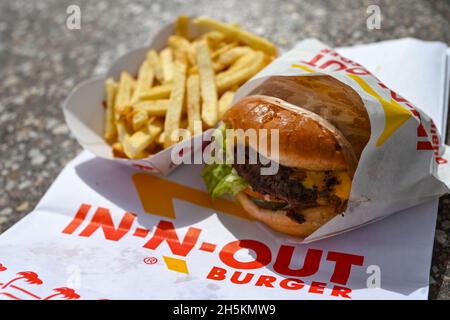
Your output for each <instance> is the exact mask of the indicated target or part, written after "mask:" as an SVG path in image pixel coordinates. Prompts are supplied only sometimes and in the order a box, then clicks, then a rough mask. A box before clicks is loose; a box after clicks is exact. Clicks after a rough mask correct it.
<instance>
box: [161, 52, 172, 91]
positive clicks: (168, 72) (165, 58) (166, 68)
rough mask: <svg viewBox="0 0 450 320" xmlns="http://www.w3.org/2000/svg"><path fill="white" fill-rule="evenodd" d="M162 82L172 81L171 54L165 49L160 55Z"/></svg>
mask: <svg viewBox="0 0 450 320" xmlns="http://www.w3.org/2000/svg"><path fill="white" fill-rule="evenodd" d="M160 59H161V64H162V71H163V77H164V82H165V83H169V82H171V81H172V79H173V52H172V49H170V48H165V49H164V50H163V51H161V53H160Z"/></svg>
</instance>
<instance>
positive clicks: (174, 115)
mask: <svg viewBox="0 0 450 320" xmlns="http://www.w3.org/2000/svg"><path fill="white" fill-rule="evenodd" d="M185 88H186V65H185V64H183V63H181V62H179V61H175V63H174V79H173V88H172V93H171V94H170V100H169V107H168V108H167V112H166V120H165V122H164V133H165V137H164V147H165V148H167V147H170V146H171V145H172V144H174V143H176V142H178V141H175V140H174V139H173V136H172V134H173V133H174V131H175V130H177V129H178V128H180V121H181V114H182V111H183V102H184V92H185Z"/></svg>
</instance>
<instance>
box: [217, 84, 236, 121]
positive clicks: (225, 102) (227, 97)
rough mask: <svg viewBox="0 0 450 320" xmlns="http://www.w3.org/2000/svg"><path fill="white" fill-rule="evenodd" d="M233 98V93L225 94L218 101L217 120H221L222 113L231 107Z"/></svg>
mask: <svg viewBox="0 0 450 320" xmlns="http://www.w3.org/2000/svg"><path fill="white" fill-rule="evenodd" d="M233 98H234V91H227V92H225V93H224V94H223V95H222V96H221V97H220V99H219V119H222V117H223V115H224V113H225V112H226V111H227V110H228V109H229V108H230V107H231V102H232V101H233Z"/></svg>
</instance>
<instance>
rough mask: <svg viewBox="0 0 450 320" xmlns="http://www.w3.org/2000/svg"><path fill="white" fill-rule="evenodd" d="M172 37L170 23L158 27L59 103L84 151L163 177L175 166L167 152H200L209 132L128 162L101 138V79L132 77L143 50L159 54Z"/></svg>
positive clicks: (197, 30) (198, 31)
mask: <svg viewBox="0 0 450 320" xmlns="http://www.w3.org/2000/svg"><path fill="white" fill-rule="evenodd" d="M204 31H205V30H202V29H201V28H199V27H197V26H195V25H193V24H190V25H189V33H190V35H191V36H197V35H200V34H202V33H203V32H204ZM173 34H174V23H171V24H168V25H167V26H166V27H164V28H162V29H161V30H160V31H159V32H158V33H157V34H156V36H155V37H154V38H153V40H152V41H151V43H150V44H149V45H148V46H145V47H142V48H138V49H134V50H131V51H130V52H128V53H126V54H124V55H123V56H121V57H119V58H118V59H117V60H116V61H115V62H114V63H113V64H112V66H111V68H110V69H109V70H108V72H107V74H106V75H105V76H104V77H97V78H94V79H90V80H87V81H85V82H83V83H81V84H79V85H78V86H77V87H76V88H75V89H74V90H73V91H72V93H71V94H70V95H69V97H68V98H67V100H66V101H65V102H64V104H63V111H64V116H65V118H66V122H67V125H68V126H69V128H70V130H71V132H72V133H73V135H74V136H75V138H76V139H77V140H78V142H79V143H80V144H81V146H82V147H83V148H84V149H85V150H88V151H90V152H92V153H93V154H95V155H96V156H98V157H101V158H104V159H110V160H113V161H115V162H118V163H121V164H124V165H127V166H132V167H135V168H138V169H142V170H145V171H147V172H150V173H152V174H156V175H167V174H169V173H170V172H171V171H172V170H173V169H175V168H176V167H177V165H176V164H175V163H174V162H172V159H171V152H172V150H173V149H174V148H177V150H183V152H184V153H183V155H184V156H185V157H189V156H190V154H191V153H192V152H196V151H198V150H201V148H202V141H209V137H210V135H211V131H212V130H207V131H205V132H204V133H203V134H202V135H197V136H195V137H192V138H191V139H187V140H184V141H182V142H180V143H179V144H175V145H173V146H171V147H170V148H167V149H164V150H162V151H160V152H158V153H156V154H154V155H152V156H150V157H148V158H145V159H138V160H131V159H120V158H114V157H113V155H112V148H111V146H110V145H109V144H108V143H107V142H106V141H105V139H104V138H103V132H104V114H105V110H104V108H103V107H102V102H103V101H104V100H105V97H104V92H105V87H104V86H105V80H106V79H107V78H109V77H112V78H114V79H115V80H118V79H119V76H120V73H121V72H122V71H128V73H130V74H131V75H136V74H137V72H138V69H139V66H140V65H141V64H142V62H143V61H144V59H145V55H146V53H147V51H148V50H150V49H154V50H157V51H158V52H159V51H160V50H162V49H163V48H165V47H166V46H167V39H168V38H169V37H170V36H171V35H173Z"/></svg>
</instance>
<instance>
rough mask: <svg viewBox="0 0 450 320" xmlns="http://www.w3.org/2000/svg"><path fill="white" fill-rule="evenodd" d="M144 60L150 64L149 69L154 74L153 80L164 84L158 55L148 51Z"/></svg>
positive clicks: (153, 51)
mask: <svg viewBox="0 0 450 320" xmlns="http://www.w3.org/2000/svg"><path fill="white" fill-rule="evenodd" d="M146 60H147V61H148V63H149V64H150V67H151V68H152V70H153V72H154V73H155V78H156V79H157V80H158V81H159V82H160V83H163V82H164V74H163V70H162V66H161V61H160V59H159V56H158V54H157V53H156V51H155V50H150V51H148V52H147V58H146Z"/></svg>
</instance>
